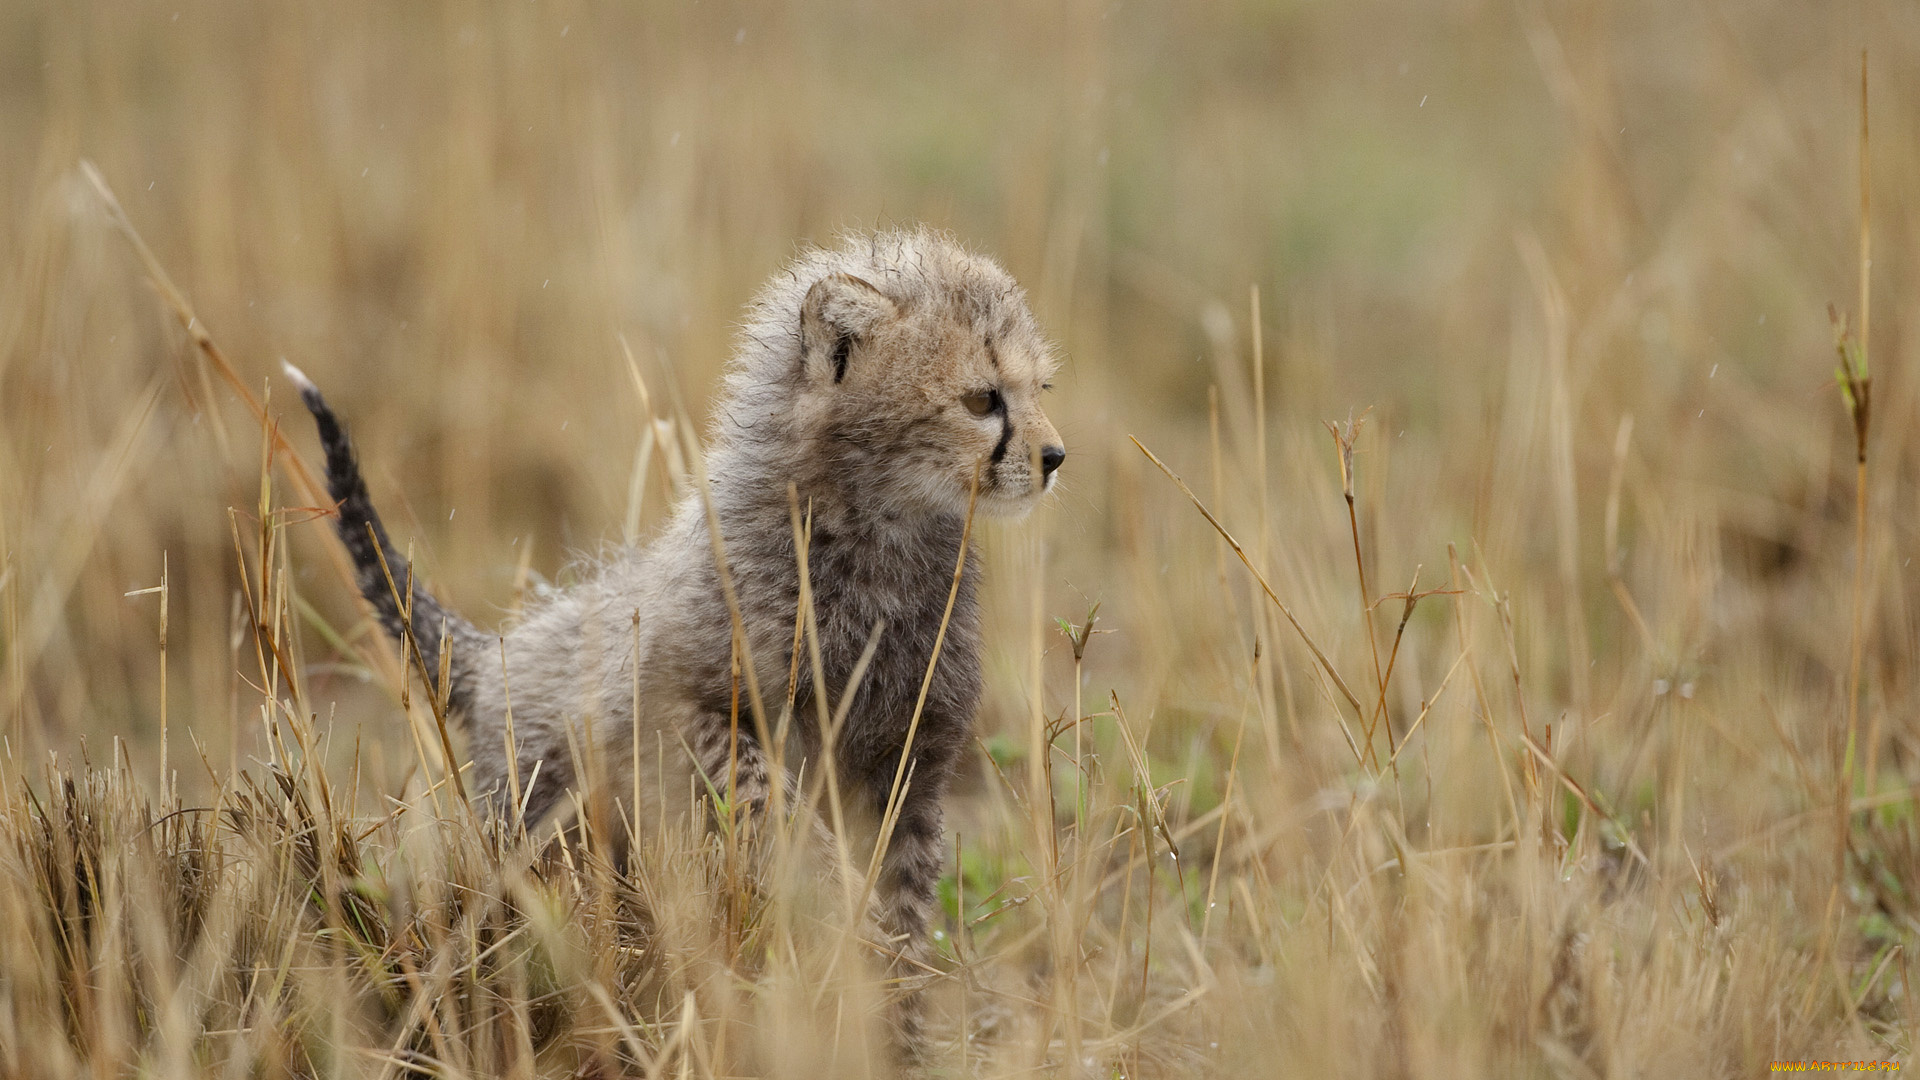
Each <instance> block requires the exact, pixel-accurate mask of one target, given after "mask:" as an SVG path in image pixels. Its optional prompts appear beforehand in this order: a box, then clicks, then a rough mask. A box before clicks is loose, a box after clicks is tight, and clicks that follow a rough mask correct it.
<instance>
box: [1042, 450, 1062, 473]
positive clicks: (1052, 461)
mask: <svg viewBox="0 0 1920 1080" xmlns="http://www.w3.org/2000/svg"><path fill="white" fill-rule="evenodd" d="M1065 460H1067V448H1066V447H1064V446H1048V447H1044V448H1042V449H1041V451H1040V475H1041V476H1042V477H1043V478H1051V477H1052V476H1053V472H1054V470H1055V469H1058V468H1059V467H1060V463H1061V462H1063V461H1065Z"/></svg>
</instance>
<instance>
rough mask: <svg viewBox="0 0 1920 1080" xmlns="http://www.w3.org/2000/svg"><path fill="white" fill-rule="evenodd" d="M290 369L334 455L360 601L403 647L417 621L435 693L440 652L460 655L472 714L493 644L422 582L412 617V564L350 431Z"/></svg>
mask: <svg viewBox="0 0 1920 1080" xmlns="http://www.w3.org/2000/svg"><path fill="white" fill-rule="evenodd" d="M283 366H284V367H285V368H286V373H287V378H288V379H291V380H292V381H293V385H294V387H295V388H296V389H298V390H299V391H300V400H301V401H303V402H305V403H306V406H307V411H308V412H310V413H312V414H313V419H314V422H315V423H316V424H317V425H318V426H319V428H320V444H321V445H322V446H323V447H324V448H325V449H326V452H327V492H328V494H329V495H331V496H332V497H333V500H334V502H335V503H336V504H338V509H339V516H338V518H336V519H335V523H334V524H335V527H336V529H337V531H338V532H339V534H340V542H341V543H342V544H345V545H346V548H347V553H348V554H349V555H351V556H352V557H353V570H354V576H355V577H356V578H357V579H358V582H359V585H360V595H361V596H364V597H366V598H367V603H369V604H372V605H373V610H374V612H375V614H377V615H379V616H380V624H381V625H382V626H384V627H386V629H387V633H389V634H391V635H393V638H394V640H395V641H402V642H404V641H405V640H406V637H407V631H408V629H409V626H408V615H409V614H410V615H411V616H412V625H411V630H412V636H413V640H414V642H415V643H416V644H417V645H418V646H419V649H420V661H421V663H422V664H423V666H424V667H425V668H426V670H425V671H424V672H422V675H423V677H424V678H425V680H426V683H427V685H428V686H429V687H430V688H433V689H436V690H437V689H438V688H439V685H440V663H441V660H440V648H441V644H442V642H443V641H444V643H445V644H446V646H447V647H448V648H449V649H450V650H451V654H452V655H451V656H450V657H449V662H448V665H447V676H448V678H447V681H448V686H447V689H446V695H447V703H448V704H449V705H450V706H451V707H452V710H453V711H454V712H456V713H460V714H465V713H466V712H467V709H468V706H469V704H470V703H471V701H472V695H473V674H474V664H475V663H477V662H478V660H479V657H480V650H481V648H482V646H484V645H485V637H484V636H483V635H482V634H481V633H480V632H479V631H478V630H476V629H475V628H474V627H473V625H472V624H471V623H469V622H467V621H466V620H465V619H462V618H461V617H460V616H458V615H455V614H454V613H452V612H450V611H448V610H447V609H446V608H444V607H442V606H441V605H440V602H439V601H438V600H436V599H434V598H433V595H432V594H431V593H429V592H427V589H426V586H425V585H422V584H421V583H420V582H419V581H418V580H417V579H415V580H413V582H412V585H413V588H412V594H411V597H410V603H409V604H408V607H409V608H411V611H404V610H402V607H401V603H400V600H399V597H400V596H402V595H405V594H406V590H407V586H408V580H409V578H411V577H412V575H411V574H410V573H409V572H408V571H409V568H408V565H407V561H406V559H405V557H403V556H402V555H401V554H400V553H399V552H398V551H396V550H394V547H393V542H392V541H391V540H389V539H387V529H386V526H384V525H382V524H381V523H380V515H379V513H378V512H377V511H375V510H374V508H373V500H372V499H371V498H370V497H369V496H368V495H367V482H366V480H364V479H362V478H361V476H360V463H359V462H358V461H357V460H355V458H354V455H353V444H352V443H351V442H350V441H349V440H348V439H347V432H346V428H344V427H343V426H341V423H340V418H339V417H337V416H335V415H334V414H333V410H332V409H331V408H329V407H328V406H327V400H326V399H325V398H323V397H321V396H320V389H319V388H318V387H316V386H314V385H313V380H311V379H309V378H307V376H306V373H305V372H303V371H301V370H300V369H299V368H297V367H294V366H293V365H292V364H284V365H283ZM389 574H391V575H392V577H391V580H389V577H388V575H389Z"/></svg>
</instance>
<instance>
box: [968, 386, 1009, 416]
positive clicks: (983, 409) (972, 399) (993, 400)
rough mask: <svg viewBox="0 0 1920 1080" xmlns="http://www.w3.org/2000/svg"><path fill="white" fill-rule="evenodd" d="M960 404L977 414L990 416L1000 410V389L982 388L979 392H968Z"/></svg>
mask: <svg viewBox="0 0 1920 1080" xmlns="http://www.w3.org/2000/svg"><path fill="white" fill-rule="evenodd" d="M960 404H962V405H965V406H966V407H967V411H968V412H970V413H972V414H973V415H975V416H988V415H991V414H993V413H997V412H999V411H1000V391H998V390H982V391H980V392H979V393H977V394H968V395H967V396H965V397H963V398H961V399H960Z"/></svg>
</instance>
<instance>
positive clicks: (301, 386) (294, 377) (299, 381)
mask: <svg viewBox="0 0 1920 1080" xmlns="http://www.w3.org/2000/svg"><path fill="white" fill-rule="evenodd" d="M280 369H281V370H282V371H285V372H286V373H287V378H288V379H289V380H290V381H291V382H292V383H293V388H294V389H296V390H298V391H300V392H301V393H303V394H304V393H306V392H308V391H309V390H312V389H313V388H314V386H313V380H312V379H309V378H307V373H306V372H304V371H301V370H300V369H299V368H297V367H294V366H293V364H292V362H291V361H287V360H282V361H280Z"/></svg>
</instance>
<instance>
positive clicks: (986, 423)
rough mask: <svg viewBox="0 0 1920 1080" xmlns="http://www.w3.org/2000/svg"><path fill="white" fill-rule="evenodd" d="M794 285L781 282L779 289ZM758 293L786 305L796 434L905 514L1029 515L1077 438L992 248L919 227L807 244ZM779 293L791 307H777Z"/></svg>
mask: <svg viewBox="0 0 1920 1080" xmlns="http://www.w3.org/2000/svg"><path fill="white" fill-rule="evenodd" d="M782 285H784V288H782ZM770 292H771V293H773V294H774V295H770V296H766V297H763V300H762V303H761V306H760V308H759V309H758V311H757V312H756V314H757V315H759V316H761V319H759V320H756V325H755V326H754V327H750V333H751V332H753V331H754V330H758V329H759V323H761V322H763V321H764V320H765V319H766V317H768V316H776V317H777V316H779V315H784V317H785V318H786V319H787V320H790V325H788V326H787V327H784V328H783V329H784V331H785V333H786V334H787V335H791V336H790V337H787V338H786V340H787V341H788V342H790V343H791V344H792V345H794V346H797V348H790V349H783V350H780V351H781V352H782V353H784V354H785V356H784V358H783V359H784V362H785V363H786V364H789V365H791V366H790V367H788V369H787V371H786V372H785V373H784V374H785V376H786V377H785V379H784V380H783V381H784V382H785V383H786V385H787V387H788V388H789V391H790V397H789V399H788V408H789V409H790V427H788V433H789V434H790V435H791V436H793V437H796V438H797V439H798V440H800V441H801V442H802V444H804V445H805V446H806V447H808V448H809V449H810V450H811V456H812V457H813V459H814V460H815V461H816V462H817V463H818V465H819V466H820V467H821V468H823V469H825V470H826V475H825V476H823V477H822V479H825V480H828V481H830V482H832V483H833V484H835V485H836V486H838V487H840V488H841V489H842V490H844V491H846V492H848V493H849V494H851V495H852V496H854V497H856V498H870V499H871V500H873V502H874V503H875V505H884V506H888V507H890V508H896V509H898V510H901V511H906V512H913V511H918V512H935V513H952V512H961V513H964V512H965V511H966V508H967V505H968V501H969V497H970V493H971V492H972V491H973V490H974V488H975V486H976V485H977V487H978V500H977V504H976V510H977V512H979V513H984V514H993V515H1000V516H1017V515H1020V514H1024V513H1026V512H1027V511H1028V510H1030V509H1032V508H1033V506H1034V505H1035V504H1036V503H1038V502H1039V500H1040V498H1041V497H1042V496H1043V495H1044V494H1045V493H1046V492H1047V490H1048V489H1049V488H1051V487H1052V485H1053V482H1054V479H1055V478H1056V476H1057V475H1058V470H1059V468H1060V465H1061V463H1062V462H1063V461H1065V460H1066V456H1067V451H1066V447H1065V446H1064V445H1063V444H1062V442H1061V439H1060V433H1059V432H1058V431H1056V430H1054V426H1053V424H1052V423H1051V422H1049V421H1048V420H1047V415H1046V413H1045V412H1044V411H1043V409H1042V407H1041V405H1042V402H1041V398H1042V395H1043V394H1044V393H1045V392H1046V391H1047V390H1048V389H1049V386H1048V379H1049V378H1050V377H1051V376H1052V373H1053V370H1054V367H1055V365H1056V360H1055V358H1054V355H1053V350H1052V347H1051V346H1050V345H1049V344H1048V342H1047V340H1046V339H1045V338H1044V337H1042V336H1041V334H1040V331H1039V328H1038V327H1037V326H1036V325H1035V324H1034V319H1033V314H1032V313H1031V312H1030V311H1029V310H1028V309H1027V303H1026V296H1025V294H1024V293H1023V292H1022V291H1021V289H1020V287H1019V286H1018V285H1017V284H1015V283H1014V280H1013V278H1012V277H1011V276H1009V275H1008V274H1007V272H1006V271H1004V270H1002V269H1001V268H1000V267H999V266H997V265H995V264H994V263H993V262H992V261H991V260H988V259H986V258H983V257H981V256H979V255H975V254H972V253H971V252H968V251H966V250H965V249H964V248H962V247H960V246H959V245H958V244H957V243H955V242H954V241H953V240H951V239H950V238H948V237H946V236H944V235H941V234H938V233H934V232H930V231H925V230H922V231H916V232H905V233H887V234H881V235H873V236H859V237H854V238H851V239H849V240H848V241H847V242H846V244H845V245H844V246H843V247H841V248H839V249H837V250H833V251H818V252H812V253H809V254H808V255H805V256H803V257H802V258H801V259H800V260H799V261H798V262H797V263H796V264H795V265H794V266H793V267H792V268H791V276H790V277H788V278H786V280H785V282H784V283H778V282H777V283H776V285H775V286H772V287H770ZM782 292H784V293H785V294H786V297H785V298H786V299H787V300H788V303H792V299H793V298H797V300H798V303H797V304H795V305H793V306H792V307H787V306H786V305H785V304H781V305H779V306H780V307H783V308H785V309H786V310H785V311H781V312H777V313H776V312H775V311H773V310H770V303H769V302H770V301H772V300H774V299H775V297H776V296H778V294H779V293H782Z"/></svg>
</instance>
